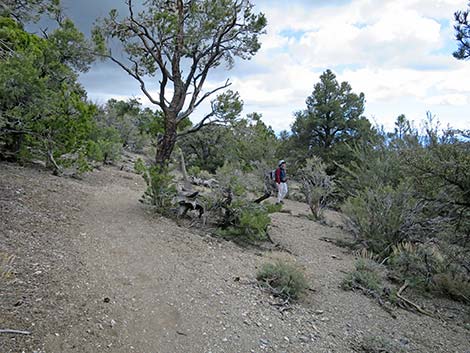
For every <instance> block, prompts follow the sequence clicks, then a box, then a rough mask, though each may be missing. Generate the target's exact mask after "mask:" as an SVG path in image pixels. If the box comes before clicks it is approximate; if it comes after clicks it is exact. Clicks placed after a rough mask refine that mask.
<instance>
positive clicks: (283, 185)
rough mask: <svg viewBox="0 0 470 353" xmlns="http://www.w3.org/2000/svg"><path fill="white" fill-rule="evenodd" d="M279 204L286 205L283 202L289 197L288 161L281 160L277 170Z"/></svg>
mask: <svg viewBox="0 0 470 353" xmlns="http://www.w3.org/2000/svg"><path fill="white" fill-rule="evenodd" d="M276 186H277V203H278V204H279V203H284V202H283V201H282V200H283V199H284V197H286V195H287V173H286V161H285V160H280V161H279V165H278V168H277V169H276Z"/></svg>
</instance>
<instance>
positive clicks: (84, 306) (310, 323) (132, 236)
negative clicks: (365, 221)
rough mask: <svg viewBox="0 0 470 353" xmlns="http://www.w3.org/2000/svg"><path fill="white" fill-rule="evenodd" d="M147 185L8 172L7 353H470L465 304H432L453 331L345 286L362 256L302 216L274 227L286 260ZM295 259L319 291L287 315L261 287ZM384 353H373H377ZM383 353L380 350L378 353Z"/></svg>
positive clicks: (114, 175) (276, 218)
mask: <svg viewBox="0 0 470 353" xmlns="http://www.w3.org/2000/svg"><path fill="white" fill-rule="evenodd" d="M143 190H144V183H143V181H142V179H141V177H140V176H138V175H135V174H133V173H129V172H125V171H120V170H118V169H117V168H114V167H104V168H102V169H100V170H96V171H94V172H93V173H90V174H88V175H87V176H86V177H84V179H83V180H76V179H71V178H58V177H54V176H51V175H50V173H49V172H47V171H44V170H41V169H37V168H30V167H20V166H18V165H15V164H7V163H2V164H0V217H1V218H0V266H1V267H0V276H1V277H0V280H1V282H0V284H1V288H0V311H1V313H2V314H1V315H0V329H16V330H26V331H29V332H31V334H30V335H15V334H4V333H2V334H0V347H1V348H0V352H2V353H3V352H5V353H6V352H22V351H24V352H47V353H52V352H57V353H59V352H123V353H124V352H126V353H127V352H160V353H182V352H191V353H208V352H212V353H222V352H225V353H232V352H233V353H235V352H240V353H242V352H243V353H245V352H292V353H297V352H298V353H300V352H354V351H356V352H364V351H368V350H367V345H366V343H367V342H369V341H370V340H374V339H375V340H379V339H380V340H382V341H383V342H389V344H390V346H391V347H392V348H390V350H389V351H390V352H399V351H404V352H456V353H464V352H468V351H470V344H469V341H470V340H469V338H470V335H469V331H468V330H466V329H464V328H462V327H460V326H458V325H457V321H458V320H454V318H456V317H458V316H459V315H460V314H461V313H462V308H461V307H460V306H459V305H458V304H456V303H455V302H443V301H434V302H432V301H427V302H426V303H425V305H426V308H427V310H429V311H431V312H436V310H442V308H446V310H445V311H441V312H440V313H439V316H440V318H441V319H435V318H430V317H427V316H423V315H419V314H416V313H412V312H409V311H405V310H402V309H396V312H395V314H396V318H392V317H391V316H390V314H389V313H387V312H386V311H384V310H383V309H382V308H381V307H380V306H379V305H378V304H377V303H376V302H375V301H374V300H371V299H370V298H368V297H366V296H364V295H362V294H360V293H354V292H350V291H349V292H348V291H344V290H342V289H341V288H340V283H341V281H342V279H343V278H344V276H345V273H347V272H349V271H351V270H352V269H353V268H354V262H355V258H354V256H353V255H352V254H351V253H350V252H347V251H346V250H345V249H342V248H339V247H337V246H336V245H334V244H333V243H332V242H326V241H322V239H324V238H329V239H334V238H337V239H344V238H345V237H348V235H347V234H346V233H345V232H344V231H343V230H341V228H339V227H336V226H334V224H335V222H336V223H337V222H338V221H335V218H337V215H335V214H333V213H331V214H329V215H328V217H329V219H330V221H329V222H327V224H330V225H322V224H319V223H316V222H313V221H311V220H308V219H307V218H305V217H298V215H299V214H307V212H308V210H307V206H306V205H304V204H301V203H297V202H293V201H286V205H285V206H284V208H285V209H286V210H289V211H290V212H288V213H285V212H282V213H275V214H274V215H272V220H273V225H272V227H271V229H270V235H271V237H272V239H273V240H274V242H276V243H279V244H280V247H279V249H283V250H282V251H267V250H263V249H258V248H242V247H239V246H237V245H235V244H233V243H232V242H228V241H224V240H220V239H217V238H214V237H211V236H208V235H206V234H204V232H203V231H201V230H200V229H191V228H189V229H188V228H185V227H181V226H178V225H177V224H175V223H174V222H173V221H170V220H168V219H165V218H161V217H159V216H157V215H155V214H154V213H153V212H152V211H151V210H150V209H149V208H147V207H146V206H144V205H142V204H141V203H139V202H138V199H139V197H140V195H141V194H142V192H143ZM275 258H283V259H286V260H289V261H296V262H297V263H298V264H299V265H300V266H302V267H303V268H304V270H305V273H306V275H307V277H308V280H309V284H310V290H308V291H307V294H306V295H305V296H304V297H303V298H302V299H301V300H300V302H299V303H296V304H292V305H291V306H288V307H283V306H279V305H277V304H278V301H277V299H276V298H273V297H272V296H270V295H269V293H268V292H266V291H265V290H263V289H261V288H259V287H258V285H257V284H256V280H255V276H256V272H257V269H259V268H260V266H261V265H262V264H263V263H265V262H268V261H270V260H272V259H275ZM369 351H371V350H369ZM371 352H372V351H371Z"/></svg>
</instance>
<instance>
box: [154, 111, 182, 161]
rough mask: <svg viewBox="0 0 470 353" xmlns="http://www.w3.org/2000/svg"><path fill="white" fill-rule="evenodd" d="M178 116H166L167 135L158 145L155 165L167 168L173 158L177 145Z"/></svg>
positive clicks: (164, 135)
mask: <svg viewBox="0 0 470 353" xmlns="http://www.w3.org/2000/svg"><path fill="white" fill-rule="evenodd" d="M176 119H177V118H176V114H172V113H169V114H168V115H167V116H166V119H165V120H166V122H165V133H164V134H163V137H162V138H161V139H160V140H159V141H158V143H157V153H156V155H155V163H156V165H158V166H160V167H165V166H167V165H168V162H169V161H170V158H171V153H172V152H173V149H174V148H175V144H176V135H177V133H176V121H177V120H176Z"/></svg>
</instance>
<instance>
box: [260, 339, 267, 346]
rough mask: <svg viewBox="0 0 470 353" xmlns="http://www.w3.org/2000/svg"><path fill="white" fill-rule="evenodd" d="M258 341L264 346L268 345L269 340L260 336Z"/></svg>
mask: <svg viewBox="0 0 470 353" xmlns="http://www.w3.org/2000/svg"><path fill="white" fill-rule="evenodd" d="M259 342H260V343H261V344H262V345H264V346H269V341H268V340H267V339H264V338H261V339H260V340H259Z"/></svg>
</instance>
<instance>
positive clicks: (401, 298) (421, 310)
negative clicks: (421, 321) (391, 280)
mask: <svg viewBox="0 0 470 353" xmlns="http://www.w3.org/2000/svg"><path fill="white" fill-rule="evenodd" d="M406 288H408V282H407V281H405V283H404V284H403V285H402V286H401V287H400V289H399V290H398V292H397V298H398V299H400V300H402V301H403V302H405V303H406V304H408V305H410V306H412V307H413V308H415V309H416V310H417V311H418V312H419V313H421V314H423V315H426V316H429V317H432V318H434V319H435V318H436V317H435V316H434V315H433V314H432V313H430V312H429V311H426V310H424V309H423V308H421V307H420V306H419V305H418V304H416V303H413V302H412V301H411V300H409V299H407V298H405V297H403V296H402V295H401V294H402V293H403V291H404V290H405V289H406Z"/></svg>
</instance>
